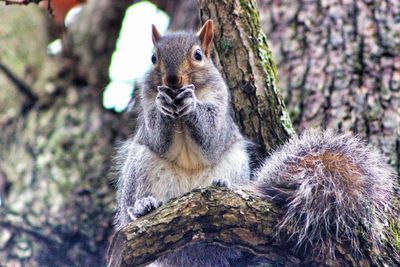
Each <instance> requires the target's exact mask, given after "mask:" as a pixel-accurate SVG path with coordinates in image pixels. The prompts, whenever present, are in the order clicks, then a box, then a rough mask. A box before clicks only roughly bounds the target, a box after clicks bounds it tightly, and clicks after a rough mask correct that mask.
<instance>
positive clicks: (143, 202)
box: [127, 196, 162, 220]
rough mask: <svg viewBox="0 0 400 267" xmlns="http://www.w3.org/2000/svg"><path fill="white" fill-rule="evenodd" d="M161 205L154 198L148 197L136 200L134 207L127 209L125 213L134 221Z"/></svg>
mask: <svg viewBox="0 0 400 267" xmlns="http://www.w3.org/2000/svg"><path fill="white" fill-rule="evenodd" d="M161 205H162V202H161V201H157V200H156V199H155V198H154V197H152V196H148V197H144V198H141V199H139V200H137V201H136V202H135V206H134V207H128V208H127V212H128V214H129V217H130V218H131V220H136V219H138V218H140V217H142V216H144V215H146V214H148V213H150V212H151V211H153V210H155V209H157V208H158V207H160V206H161Z"/></svg>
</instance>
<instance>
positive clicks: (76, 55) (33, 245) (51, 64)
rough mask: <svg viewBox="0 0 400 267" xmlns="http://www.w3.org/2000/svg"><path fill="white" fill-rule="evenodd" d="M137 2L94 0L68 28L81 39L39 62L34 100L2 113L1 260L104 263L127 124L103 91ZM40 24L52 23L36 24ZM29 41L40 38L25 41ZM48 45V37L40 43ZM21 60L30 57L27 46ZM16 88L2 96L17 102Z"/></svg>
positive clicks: (6, 262) (18, 263)
mask: <svg viewBox="0 0 400 267" xmlns="http://www.w3.org/2000/svg"><path fill="white" fill-rule="evenodd" d="M128 6H129V2H128V1H124V2H123V1H90V2H89V4H88V6H87V7H86V8H87V10H86V11H85V13H84V14H85V16H84V17H82V18H81V22H80V23H81V24H82V25H83V26H82V27H81V28H79V29H74V30H73V31H71V32H70V33H69V34H70V35H75V36H79V35H81V36H85V38H84V39H80V42H79V46H76V43H75V45H74V44H72V45H71V46H69V47H68V51H67V52H68V53H67V54H65V55H63V56H61V57H57V58H54V59H51V58H45V59H44V61H43V62H42V63H41V64H38V65H36V67H37V69H36V71H38V72H39V74H38V75H37V77H36V79H35V80H34V81H35V83H32V84H31V85H32V88H33V89H32V90H34V92H35V93H36V94H37V95H38V96H39V99H38V100H37V102H36V103H35V105H34V106H33V107H32V108H31V109H30V111H29V112H27V113H25V114H24V113H21V112H18V110H19V105H20V104H21V103H20V102H21V101H19V99H20V98H19V97H17V98H16V99H17V101H12V105H11V104H7V105H10V106H9V108H10V109H9V110H8V111H10V110H13V111H14V112H12V113H10V112H2V113H0V128H1V130H2V131H1V133H0V140H1V142H0V169H1V171H0V173H1V175H0V176H1V177H0V180H1V185H2V187H3V188H2V190H1V192H2V195H1V200H2V206H1V207H0V228H1V234H0V265H2V266H4V265H7V266H10V265H11V266H100V265H104V263H105V257H104V255H105V251H106V248H107V245H108V238H109V236H110V235H111V233H112V220H113V213H114V195H113V191H114V189H113V188H112V186H111V185H110V181H109V180H107V178H106V175H105V174H106V173H107V172H108V170H109V165H110V164H109V163H110V159H111V155H112V153H113V143H114V141H115V139H116V138H117V137H118V136H119V135H120V133H121V131H120V130H119V129H120V128H123V127H122V126H121V125H119V123H120V122H121V120H120V119H119V117H118V116H116V115H115V114H112V113H110V112H108V111H106V110H104V109H103V108H102V106H101V94H100V92H101V90H102V89H103V87H104V86H105V85H106V82H107V80H108V78H107V70H108V64H109V61H110V57H111V53H112V52H113V50H114V45H115V41H116V38H117V36H118V32H119V28H120V25H121V22H122V19H123V17H124V12H125V8H127V7H128ZM1 8H9V7H3V6H2V7H1ZM19 8H20V9H21V10H22V9H23V8H24V7H19ZM5 12H7V11H5ZM87 12H88V13H89V14H88V13H87ZM31 15H32V14H30V13H28V14H25V16H31ZM22 18H23V17H21V15H19V17H18V18H17V19H20V20H22ZM15 21H17V20H15ZM9 23H12V22H11V21H10V22H9ZM96 23H97V24H96ZM99 25H101V26H99ZM40 29H42V30H43V29H46V27H45V26H44V24H41V25H37V28H33V29H32V30H33V31H37V32H39V31H40ZM81 30H82V31H83V32H82V31H81ZM39 36H40V35H39V34H37V35H36V36H32V37H31V38H39ZM43 36H44V37H43V40H46V37H45V36H46V35H45V34H43ZM31 40H32V39H31ZM40 41H41V40H39V41H38V43H40ZM30 43H35V42H26V43H25V44H30ZM45 47H46V44H45V43H42V44H41V50H42V51H45ZM88 47H91V48H92V50H90V49H88ZM29 48H30V46H27V48H26V50H27V51H29V50H28V49H29ZM10 50H11V49H10ZM30 53H32V51H30ZM83 55H85V56H88V57H91V60H89V59H87V58H85V57H84V56H83ZM3 56H5V54H3ZM4 59H6V58H4ZM19 60H21V62H22V64H23V63H24V60H25V59H24V57H23V54H22V56H21V58H19ZM17 62H18V61H17ZM93 62H96V63H95V64H93ZM8 63H9V64H10V66H13V63H14V61H12V60H9V61H8ZM25 64H26V63H25ZM92 64H93V65H92ZM89 65H90V67H89ZM19 76H21V75H19ZM21 77H22V76H21ZM3 89H4V88H2V91H3ZM14 93H15V91H14V88H13V87H12V86H8V87H5V93H4V91H3V93H2V94H0V97H1V102H2V103H8V102H9V100H8V99H9V98H10V96H13V95H14ZM122 132H123V131H122ZM3 185H4V186H3Z"/></svg>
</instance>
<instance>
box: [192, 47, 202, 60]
mask: <svg viewBox="0 0 400 267" xmlns="http://www.w3.org/2000/svg"><path fill="white" fill-rule="evenodd" d="M194 58H195V59H196V60H198V61H200V60H202V59H203V55H202V54H201V50H200V49H199V48H198V49H196V51H194Z"/></svg>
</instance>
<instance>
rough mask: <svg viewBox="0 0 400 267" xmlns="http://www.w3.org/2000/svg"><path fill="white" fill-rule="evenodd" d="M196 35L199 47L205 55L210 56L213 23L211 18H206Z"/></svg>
mask: <svg viewBox="0 0 400 267" xmlns="http://www.w3.org/2000/svg"><path fill="white" fill-rule="evenodd" d="M197 36H198V37H199V38H200V41H201V48H202V49H203V51H204V54H205V55H206V57H210V54H211V42H212V40H213V38H214V23H213V21H212V20H210V19H209V20H207V21H206V22H205V23H204V25H203V27H201V29H200V30H199V31H198V32H197Z"/></svg>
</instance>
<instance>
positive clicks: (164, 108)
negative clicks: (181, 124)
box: [156, 86, 176, 118]
mask: <svg viewBox="0 0 400 267" xmlns="http://www.w3.org/2000/svg"><path fill="white" fill-rule="evenodd" d="M160 87H161V86H159V88H160ZM156 105H157V108H158V110H159V111H160V112H161V113H162V114H164V115H166V116H168V117H171V118H175V117H176V115H175V105H174V103H173V100H172V99H171V97H170V96H169V95H168V94H167V93H166V92H164V91H163V90H160V89H159V92H158V95H157V98H156Z"/></svg>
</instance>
